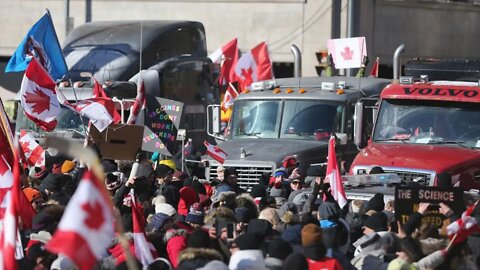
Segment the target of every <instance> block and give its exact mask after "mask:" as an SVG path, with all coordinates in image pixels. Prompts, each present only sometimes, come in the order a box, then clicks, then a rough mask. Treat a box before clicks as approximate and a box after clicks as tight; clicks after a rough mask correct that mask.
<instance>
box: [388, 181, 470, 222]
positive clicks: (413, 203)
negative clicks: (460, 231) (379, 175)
mask: <svg viewBox="0 0 480 270" xmlns="http://www.w3.org/2000/svg"><path fill="white" fill-rule="evenodd" d="M421 202H428V203H430V206H429V211H428V212H429V214H427V215H425V216H424V217H423V218H422V224H423V223H430V224H433V225H435V226H436V227H438V228H440V227H442V222H443V220H444V219H445V216H444V215H442V214H440V212H439V207H440V206H439V204H440V203H444V204H446V205H448V206H449V207H450V208H451V209H452V210H453V211H454V212H456V213H462V211H463V204H464V203H463V191H462V189H460V188H456V187H455V188H454V187H449V188H447V187H421V186H418V187H415V186H397V187H395V202H394V203H395V218H396V220H398V221H400V222H401V223H402V224H405V223H406V222H407V220H408V217H409V216H410V214H412V213H414V212H417V211H418V206H419V204H420V203H421Z"/></svg>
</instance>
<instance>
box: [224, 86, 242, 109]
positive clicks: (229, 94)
mask: <svg viewBox="0 0 480 270" xmlns="http://www.w3.org/2000/svg"><path fill="white" fill-rule="evenodd" d="M237 96H238V92H237V91H236V90H235V88H233V87H232V86H229V87H228V88H227V90H226V91H225V95H224V96H223V102H222V106H223V109H224V110H228V109H229V108H230V107H231V106H232V105H233V101H234V100H235V98H236V97H237Z"/></svg>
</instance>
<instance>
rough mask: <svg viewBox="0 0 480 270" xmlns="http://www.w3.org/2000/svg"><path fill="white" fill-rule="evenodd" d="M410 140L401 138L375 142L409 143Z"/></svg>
mask: <svg viewBox="0 0 480 270" xmlns="http://www.w3.org/2000/svg"><path fill="white" fill-rule="evenodd" d="M407 140H408V139H399V138H390V139H381V140H375V142H391V141H395V142H402V143H407Z"/></svg>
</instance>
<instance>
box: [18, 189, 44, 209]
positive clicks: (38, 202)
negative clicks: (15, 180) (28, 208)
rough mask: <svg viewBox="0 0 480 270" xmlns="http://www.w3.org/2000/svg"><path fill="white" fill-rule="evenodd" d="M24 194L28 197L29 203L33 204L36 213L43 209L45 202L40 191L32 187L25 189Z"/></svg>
mask: <svg viewBox="0 0 480 270" xmlns="http://www.w3.org/2000/svg"><path fill="white" fill-rule="evenodd" d="M23 193H24V194H25V197H27V199H28V201H29V202H30V203H31V204H32V207H33V209H34V210H35V211H36V212H38V211H40V210H41V209H42V208H43V203H44V201H43V197H42V193H40V191H38V190H36V189H34V188H31V187H26V188H24V189H23Z"/></svg>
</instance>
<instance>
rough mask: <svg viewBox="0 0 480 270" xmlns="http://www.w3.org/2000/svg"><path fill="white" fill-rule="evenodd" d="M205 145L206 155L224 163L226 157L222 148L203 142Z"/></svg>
mask: <svg viewBox="0 0 480 270" xmlns="http://www.w3.org/2000/svg"><path fill="white" fill-rule="evenodd" d="M203 144H204V145H205V147H207V155H209V156H210V157H212V158H213V159H215V160H216V161H218V162H220V163H222V164H223V163H224V162H225V159H227V153H225V152H224V151H223V150H222V149H220V148H218V147H217V146H215V145H211V144H210V143H209V142H207V141H205V142H203Z"/></svg>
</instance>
